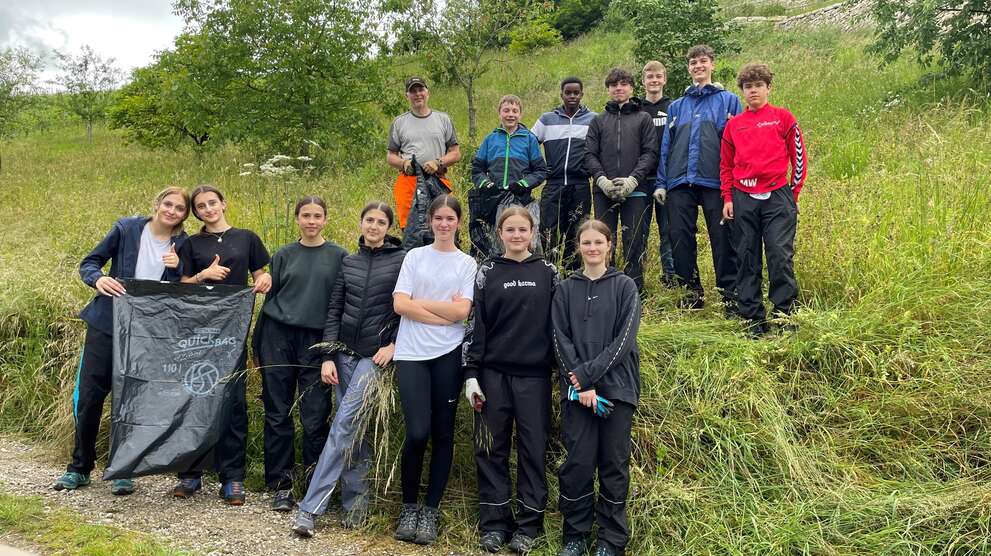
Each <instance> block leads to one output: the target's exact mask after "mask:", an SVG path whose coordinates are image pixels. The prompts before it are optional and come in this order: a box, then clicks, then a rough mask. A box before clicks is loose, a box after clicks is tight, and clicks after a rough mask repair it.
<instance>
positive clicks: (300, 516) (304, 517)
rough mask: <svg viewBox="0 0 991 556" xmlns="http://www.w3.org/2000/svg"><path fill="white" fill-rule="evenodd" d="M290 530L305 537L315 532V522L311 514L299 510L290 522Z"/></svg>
mask: <svg viewBox="0 0 991 556" xmlns="http://www.w3.org/2000/svg"><path fill="white" fill-rule="evenodd" d="M292 532H293V533H296V534H297V535H299V536H301V537H305V538H310V537H312V536H313V534H314V533H315V532H316V524H315V523H313V514H311V513H310V512H304V511H303V510H299V512H298V513H297V514H296V519H295V520H293V523H292Z"/></svg>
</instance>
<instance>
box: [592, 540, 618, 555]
mask: <svg viewBox="0 0 991 556" xmlns="http://www.w3.org/2000/svg"><path fill="white" fill-rule="evenodd" d="M595 556H616V551H615V550H613V549H612V547H611V546H609V545H608V544H602V543H599V546H597V547H595Z"/></svg>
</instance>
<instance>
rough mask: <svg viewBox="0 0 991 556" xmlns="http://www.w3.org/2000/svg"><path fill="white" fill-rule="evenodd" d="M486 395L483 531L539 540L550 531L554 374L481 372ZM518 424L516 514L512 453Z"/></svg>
mask: <svg viewBox="0 0 991 556" xmlns="http://www.w3.org/2000/svg"><path fill="white" fill-rule="evenodd" d="M478 384H479V387H481V389H482V393H483V394H485V405H484V406H482V411H481V413H476V414H475V466H476V468H477V470H478V503H479V507H478V518H479V523H478V525H479V529H480V530H481V531H482V533H486V532H488V531H502V532H504V533H506V534H512V533H513V532H514V531H516V530H519V532H520V533H523V534H524V535H527V536H529V537H533V538H536V537H538V536H540V535H541V534H542V533H543V531H544V509H545V507H546V506H547V475H546V474H545V472H544V460H545V456H546V455H547V432H548V430H549V429H550V423H551V380H550V370H548V372H547V374H546V376H541V377H524V376H510V375H505V374H502V373H499V372H495V371H485V370H483V371H482V372H480V373H479V375H478ZM514 422H515V423H516V503H517V507H516V516H515V518H514V517H513V506H512V499H513V484H512V480H511V479H510V476H509V453H510V449H511V448H512V445H513V423H514Z"/></svg>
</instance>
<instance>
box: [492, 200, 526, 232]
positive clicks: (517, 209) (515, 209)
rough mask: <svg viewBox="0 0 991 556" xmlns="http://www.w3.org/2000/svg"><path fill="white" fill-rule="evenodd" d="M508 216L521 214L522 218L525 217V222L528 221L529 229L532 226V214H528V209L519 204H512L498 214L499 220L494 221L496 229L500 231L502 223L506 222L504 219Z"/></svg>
mask: <svg viewBox="0 0 991 556" xmlns="http://www.w3.org/2000/svg"><path fill="white" fill-rule="evenodd" d="M510 216H522V217H523V218H526V220H527V222H529V223H530V229H531V230H532V229H533V226H534V224H533V215H532V214H530V211H528V210H527V209H525V208H523V207H521V206H520V205H513V206H511V207H509V208H507V209H506V210H504V211H502V214H500V215H499V222H497V223H496V229H497V230H500V231H501V230H502V225H503V224H504V223H505V222H506V219H507V218H509V217H510Z"/></svg>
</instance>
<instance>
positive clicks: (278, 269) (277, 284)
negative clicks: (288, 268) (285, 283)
mask: <svg viewBox="0 0 991 556" xmlns="http://www.w3.org/2000/svg"><path fill="white" fill-rule="evenodd" d="M284 258H285V253H283V252H282V249H279V250H278V251H276V252H275V255H273V256H272V264H271V265H269V267H268V270H269V272H268V274H269V276H271V277H272V287H271V288H269V290H268V293H266V294H265V303H268V302H269V301H270V300H272V299H275V296H276V295H278V294H279V290H281V289H282V260H283V259H284Z"/></svg>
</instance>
